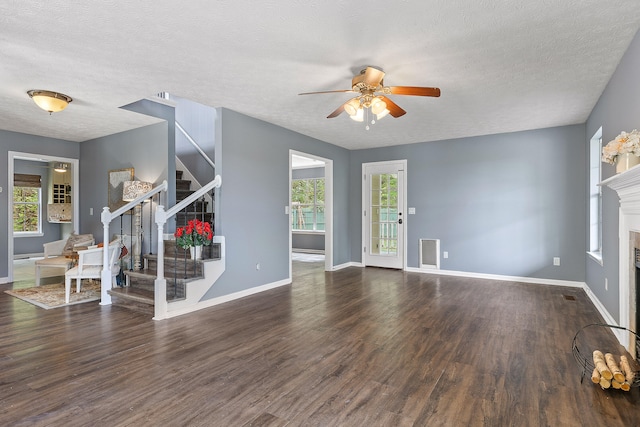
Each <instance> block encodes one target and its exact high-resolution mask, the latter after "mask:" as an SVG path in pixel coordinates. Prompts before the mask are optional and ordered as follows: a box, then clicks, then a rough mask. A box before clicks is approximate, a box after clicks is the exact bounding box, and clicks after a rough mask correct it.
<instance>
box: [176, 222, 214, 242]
mask: <svg viewBox="0 0 640 427" xmlns="http://www.w3.org/2000/svg"><path fill="white" fill-rule="evenodd" d="M173 235H174V236H175V238H176V244H177V245H178V246H180V247H181V248H182V249H187V248H190V247H192V246H202V245H205V246H208V245H210V244H211V240H212V239H213V230H211V224H209V223H208V222H202V221H200V220H199V219H192V220H191V221H189V222H188V223H187V225H185V226H184V227H179V228H178V229H177V230H176V232H175V233H173Z"/></svg>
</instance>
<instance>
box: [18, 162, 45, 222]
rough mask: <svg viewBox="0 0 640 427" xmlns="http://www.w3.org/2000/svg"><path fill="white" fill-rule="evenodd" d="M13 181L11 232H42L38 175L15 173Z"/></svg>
mask: <svg viewBox="0 0 640 427" xmlns="http://www.w3.org/2000/svg"><path fill="white" fill-rule="evenodd" d="M13 181H14V182H13V232H14V233H16V234H33V233H42V228H41V220H40V216H41V215H40V212H42V209H41V191H40V175H25V174H15V175H14V179H13Z"/></svg>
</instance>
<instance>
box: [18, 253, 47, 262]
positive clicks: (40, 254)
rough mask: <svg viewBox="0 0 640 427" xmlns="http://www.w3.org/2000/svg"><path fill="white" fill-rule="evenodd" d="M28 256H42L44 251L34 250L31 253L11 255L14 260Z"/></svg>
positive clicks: (27, 257)
mask: <svg viewBox="0 0 640 427" xmlns="http://www.w3.org/2000/svg"><path fill="white" fill-rule="evenodd" d="M29 258H44V252H34V253H32V254H20V255H14V256H13V260H14V261H15V260H18V259H29Z"/></svg>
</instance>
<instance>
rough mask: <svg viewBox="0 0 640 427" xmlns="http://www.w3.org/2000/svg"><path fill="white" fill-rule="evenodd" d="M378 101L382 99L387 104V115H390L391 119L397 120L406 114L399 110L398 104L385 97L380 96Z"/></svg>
mask: <svg viewBox="0 0 640 427" xmlns="http://www.w3.org/2000/svg"><path fill="white" fill-rule="evenodd" d="M380 99H382V100H383V101H384V102H385V103H386V104H387V110H389V114H391V115H392V116H393V117H396V118H398V117H400V116H404V115H405V114H407V112H406V111H404V110H403V109H402V108H400V107H399V106H398V104H396V103H395V102H393V101H392V100H390V99H389V98H387V97H386V96H381V97H380Z"/></svg>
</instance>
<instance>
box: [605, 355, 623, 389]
mask: <svg viewBox="0 0 640 427" xmlns="http://www.w3.org/2000/svg"><path fill="white" fill-rule="evenodd" d="M604 360H605V361H606V362H607V367H608V368H609V370H610V371H611V373H612V374H613V379H614V380H616V382H617V383H618V384H620V383H623V382H624V379H625V378H624V374H623V373H622V371H621V370H620V367H619V366H618V364H617V363H616V358H615V357H613V354H611V353H607V354H605V355H604ZM612 385H613V384H612ZM614 387H615V386H614ZM618 388H619V387H618Z"/></svg>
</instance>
